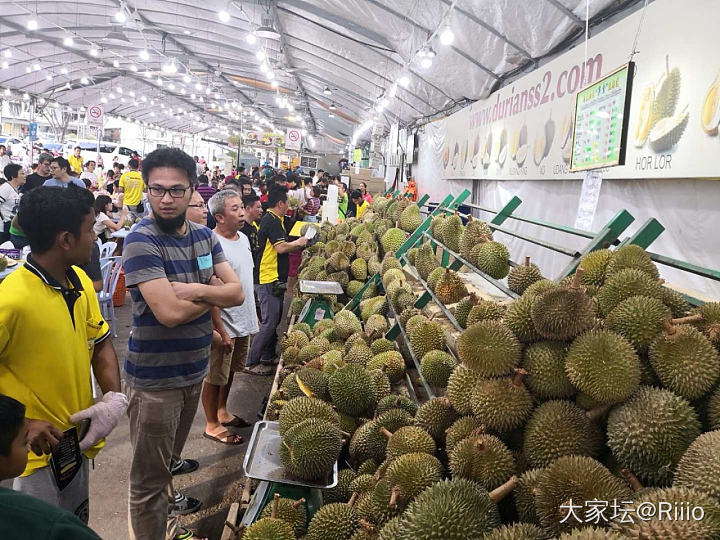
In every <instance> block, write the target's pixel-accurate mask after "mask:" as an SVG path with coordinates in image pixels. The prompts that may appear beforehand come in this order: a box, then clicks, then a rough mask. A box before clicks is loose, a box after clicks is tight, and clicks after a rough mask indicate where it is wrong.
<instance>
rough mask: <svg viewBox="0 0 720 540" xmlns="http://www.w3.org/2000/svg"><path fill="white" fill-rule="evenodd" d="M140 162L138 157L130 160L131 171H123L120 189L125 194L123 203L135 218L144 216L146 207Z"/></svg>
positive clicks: (129, 167)
mask: <svg viewBox="0 0 720 540" xmlns="http://www.w3.org/2000/svg"><path fill="white" fill-rule="evenodd" d="M139 166H140V162H139V161H138V160H137V159H131V160H130V161H128V169H130V170H129V171H127V172H125V173H123V175H122V176H121V177H120V184H119V188H118V189H119V191H120V193H122V194H123V200H122V202H123V204H124V205H125V206H127V207H128V210H129V211H130V213H131V214H132V215H133V219H135V218H138V217H142V215H143V214H144V211H145V208H144V206H143V205H142V204H141V203H142V200H143V191H145V182H143V178H142V174H140V171H138V167H139Z"/></svg>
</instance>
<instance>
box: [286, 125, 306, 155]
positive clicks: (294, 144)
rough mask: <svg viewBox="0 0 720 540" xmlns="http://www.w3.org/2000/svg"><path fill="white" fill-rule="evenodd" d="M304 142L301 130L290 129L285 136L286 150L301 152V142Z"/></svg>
mask: <svg viewBox="0 0 720 540" xmlns="http://www.w3.org/2000/svg"><path fill="white" fill-rule="evenodd" d="M301 141H302V133H301V132H300V130H299V129H296V128H288V129H287V133H286V134H285V150H295V151H296V152H299V151H300V142H301Z"/></svg>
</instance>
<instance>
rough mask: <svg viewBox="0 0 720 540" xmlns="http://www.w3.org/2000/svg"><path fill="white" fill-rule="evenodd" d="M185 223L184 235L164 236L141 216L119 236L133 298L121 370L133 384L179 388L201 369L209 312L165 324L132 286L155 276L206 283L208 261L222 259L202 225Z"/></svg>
mask: <svg viewBox="0 0 720 540" xmlns="http://www.w3.org/2000/svg"><path fill="white" fill-rule="evenodd" d="M185 225H186V227H187V229H186V232H185V234H184V235H170V234H166V233H164V232H162V231H161V230H160V229H159V227H158V226H157V224H156V223H155V221H154V220H152V219H150V218H145V219H143V220H142V221H141V222H140V223H139V224H138V227H137V228H136V229H135V230H134V231H133V232H131V233H130V234H128V236H127V238H126V239H125V247H124V248H123V268H124V270H125V283H126V285H127V286H128V287H130V296H131V297H132V301H133V323H132V333H131V334H130V340H129V342H128V353H127V356H126V357H125V363H124V366H123V370H124V371H125V381H126V382H127V383H128V384H129V385H130V386H131V387H133V388H138V389H140V390H166V389H171V388H183V387H185V386H190V385H193V384H197V383H200V382H201V381H202V380H203V377H204V376H205V373H206V371H207V366H208V360H209V358H210V342H211V341H212V330H213V329H212V321H211V319H210V312H207V313H205V314H203V315H201V316H200V317H198V318H197V319H195V320H194V321H190V322H188V323H186V324H181V325H179V326H176V327H175V328H168V327H166V326H163V325H162V324H161V323H160V322H159V321H158V320H157V318H156V317H155V315H154V314H153V312H152V310H151V309H150V307H149V306H148V305H147V303H146V302H145V299H144V298H143V296H142V293H141V292H140V289H139V288H138V287H137V285H138V284H139V283H144V282H146V281H151V280H154V279H159V278H167V279H168V280H169V281H170V282H173V281H180V282H183V283H203V284H205V285H207V284H209V283H210V278H211V277H212V275H213V274H214V268H213V267H214V265H216V264H220V263H221V262H225V261H226V260H227V258H226V257H225V254H224V253H223V250H222V246H221V245H220V243H219V242H218V240H217V238H216V237H215V236H214V235H213V233H212V231H211V230H210V229H208V228H207V227H203V226H202V225H198V224H196V223H192V222H190V221H186V222H185Z"/></svg>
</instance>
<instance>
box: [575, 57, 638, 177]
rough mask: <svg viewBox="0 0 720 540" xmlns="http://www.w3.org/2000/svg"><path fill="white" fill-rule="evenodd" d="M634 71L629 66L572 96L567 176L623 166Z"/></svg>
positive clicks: (631, 66) (632, 66)
mask: <svg viewBox="0 0 720 540" xmlns="http://www.w3.org/2000/svg"><path fill="white" fill-rule="evenodd" d="M634 68H635V65H634V64H633V63H632V62H630V63H628V64H626V65H624V66H622V67H621V68H619V69H617V70H615V71H613V72H612V73H610V74H609V75H607V76H605V77H603V78H602V79H600V80H599V81H597V82H594V83H593V84H591V85H590V86H588V87H587V88H585V89H583V90H580V91H579V92H578V93H577V95H576V96H575V122H574V125H573V142H572V158H571V161H570V171H571V172H576V171H586V170H590V169H600V168H603V167H613V166H615V165H624V164H625V149H626V141H627V131H628V120H629V118H630V114H629V113H630V96H631V95H632V79H633V72H634V70H635V69H634Z"/></svg>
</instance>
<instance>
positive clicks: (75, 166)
mask: <svg viewBox="0 0 720 540" xmlns="http://www.w3.org/2000/svg"><path fill="white" fill-rule="evenodd" d="M81 150H82V148H80V147H79V146H76V147H75V149H74V150H73V155H72V156H70V157H69V158H68V163H70V169H71V170H72V171H73V172H74V173H75V176H80V175H81V174H82V172H83V165H84V163H83V158H82V156H81V155H80V151H81Z"/></svg>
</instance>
